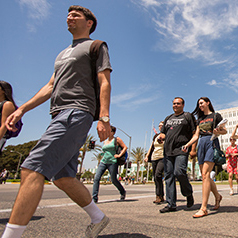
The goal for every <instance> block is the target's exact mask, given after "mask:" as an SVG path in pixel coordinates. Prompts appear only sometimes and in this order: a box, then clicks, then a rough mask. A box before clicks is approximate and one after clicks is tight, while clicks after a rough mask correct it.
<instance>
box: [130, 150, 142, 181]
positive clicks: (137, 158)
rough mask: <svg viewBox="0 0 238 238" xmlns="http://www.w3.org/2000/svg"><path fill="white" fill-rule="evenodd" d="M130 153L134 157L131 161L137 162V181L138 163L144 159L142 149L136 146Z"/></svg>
mask: <svg viewBox="0 0 238 238" xmlns="http://www.w3.org/2000/svg"><path fill="white" fill-rule="evenodd" d="M131 155H132V157H133V158H134V160H133V162H135V163H136V164H137V171H136V181H137V182H138V178H139V168H140V164H141V163H142V162H143V159H144V149H143V148H141V147H136V148H135V149H132V152H131Z"/></svg>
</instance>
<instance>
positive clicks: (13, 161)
mask: <svg viewBox="0 0 238 238" xmlns="http://www.w3.org/2000/svg"><path fill="white" fill-rule="evenodd" d="M36 143H37V140H36V141H30V142H27V143H24V144H19V145H9V146H6V147H5V148H4V150H3V151H2V154H1V158H0V169H4V168H6V169H7V170H8V171H10V172H12V173H16V170H17V167H18V163H19V161H20V157H21V161H20V165H21V164H22V162H23V161H24V160H25V158H26V157H27V156H28V155H29V153H30V151H31V149H32V148H33V147H34V146H35V145H36ZM21 154H22V156H21Z"/></svg>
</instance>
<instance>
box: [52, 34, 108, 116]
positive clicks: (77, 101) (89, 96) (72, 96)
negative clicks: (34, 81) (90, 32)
mask: <svg viewBox="0 0 238 238" xmlns="http://www.w3.org/2000/svg"><path fill="white" fill-rule="evenodd" d="M92 43H93V40H92V39H88V38H84V39H78V40H73V44H72V45H70V46H69V47H67V48H66V49H65V50H63V51H62V52H61V53H60V54H59V55H58V56H57V58H56V60H55V81H54V87H53V91H52V95H51V106H50V113H51V114H52V113H54V112H57V111H61V110H63V109H69V108H77V109H81V110H83V111H86V112H89V113H91V114H92V115H93V116H94V114H95V109H96V102H95V91H94V84H93V80H92V70H91V58H90V52H89V51H90V46H91V44H92ZM105 69H110V70H112V68H111V64H110V59H109V55H108V49H107V46H106V45H105V44H103V46H102V47H101V49H100V53H99V57H98V60H97V62H96V70H97V72H102V71H104V70H105Z"/></svg>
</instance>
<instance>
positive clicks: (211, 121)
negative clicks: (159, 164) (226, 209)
mask: <svg viewBox="0 0 238 238" xmlns="http://www.w3.org/2000/svg"><path fill="white" fill-rule="evenodd" d="M193 114H194V115H195V116H197V129H196V132H195V134H194V136H193V138H192V139H191V140H190V141H189V142H188V143H187V144H186V145H185V146H184V148H183V150H186V149H187V148H188V147H189V146H191V145H192V144H193V143H194V142H197V140H198V138H200V139H199V144H198V151H197V157H198V163H199V167H200V171H201V174H202V180H203V183H202V205H201V208H200V210H199V211H198V212H197V213H196V214H195V215H193V217H194V218H199V217H203V216H206V215H207V214H208V213H207V203H208V198H209V195H210V191H212V193H213V194H214V196H215V200H216V203H215V206H214V208H213V210H217V209H218V208H219V207H220V202H221V200H222V196H221V195H220V194H219V193H218V191H217V187H216V184H215V183H214V181H213V180H212V179H211V178H210V173H211V171H212V169H213V167H214V164H215V163H214V159H213V153H214V149H213V143H214V144H215V146H216V147H218V148H220V146H219V141H218V138H216V139H215V140H211V136H212V134H215V135H220V134H222V135H224V134H226V133H227V131H226V128H225V127H219V128H216V126H217V124H218V123H219V122H220V121H221V120H222V117H221V115H220V114H219V113H215V110H214V108H213V106H212V103H211V101H210V99H209V98H207V97H201V98H199V99H198V101H197V106H196V108H195V110H194V111H193Z"/></svg>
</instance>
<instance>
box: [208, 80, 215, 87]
mask: <svg viewBox="0 0 238 238" xmlns="http://www.w3.org/2000/svg"><path fill="white" fill-rule="evenodd" d="M207 84H208V85H211V86H214V85H217V81H216V80H214V79H213V80H212V81H210V82H208V83H207Z"/></svg>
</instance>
